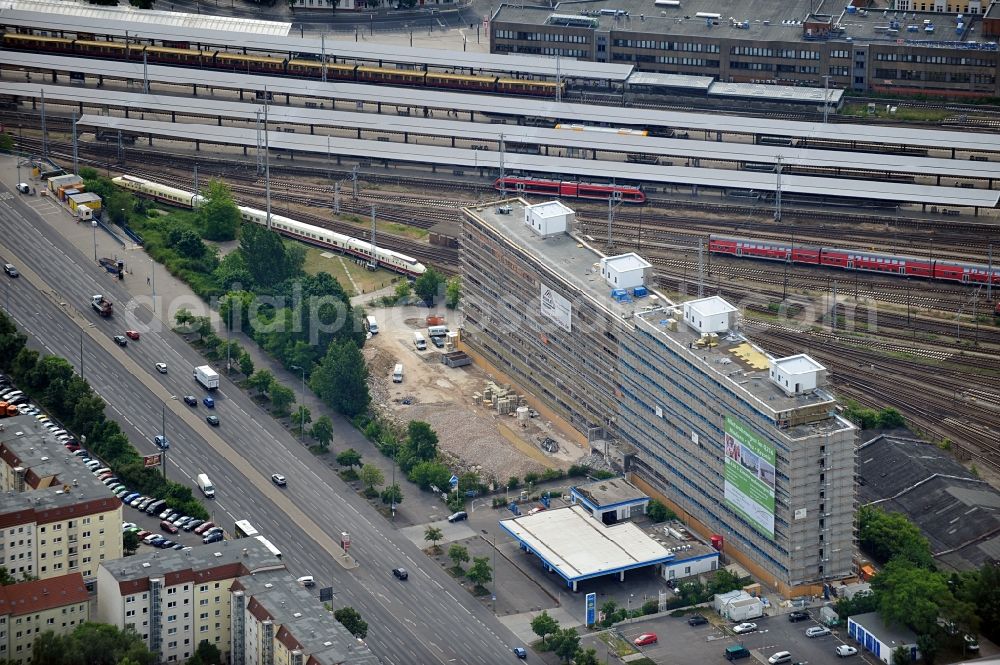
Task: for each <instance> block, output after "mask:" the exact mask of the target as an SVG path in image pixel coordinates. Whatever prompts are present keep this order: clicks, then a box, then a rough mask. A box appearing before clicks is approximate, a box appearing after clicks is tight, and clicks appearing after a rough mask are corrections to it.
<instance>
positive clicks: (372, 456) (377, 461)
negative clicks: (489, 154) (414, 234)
mask: <svg viewBox="0 0 1000 665" xmlns="http://www.w3.org/2000/svg"><path fill="white" fill-rule="evenodd" d="M16 179H17V171H16V162H15V160H14V158H13V157H9V156H0V183H3V185H4V186H5V187H6V188H7V189H9V190H10V191H11V192H14V191H15V190H14V184H15V183H16ZM21 181H22V182H28V183H30V184H31V185H33V186H34V187H36V188H38V189H39V191H41V188H42V183H40V182H39V181H38V180H35V179H29V178H28V173H27V172H26V171H25V169H22V170H21ZM12 195H13V196H23V195H21V194H17V193H14V194H12ZM25 200H26V201H27V202H28V204H29V205H30V207H32V208H33V209H34V210H35V212H36V213H38V215H39V217H40V218H41V220H43V222H44V223H45V224H47V225H48V226H49V227H51V230H50V231H46V233H59V234H61V235H63V237H65V238H66V239H67V240H68V241H70V242H71V243H72V244H73V245H74V247H76V249H78V250H79V251H80V253H81V254H82V257H81V260H90V261H92V260H93V257H94V254H95V253H96V255H97V257H98V258H101V257H107V258H112V259H115V260H117V259H119V258H121V259H123V260H124V261H125V279H124V280H122V281H121V282H120V284H121V286H122V287H123V288H124V289H125V290H126V291H128V292H129V294H131V296H132V298H133V301H132V302H129V303H122V304H121V305H120V307H121V308H122V309H125V310H132V311H134V312H135V314H136V315H137V316H138V317H140V318H145V317H144V316H142V314H141V313H144V311H143V310H141V309H139V310H136V309H135V307H136V305H138V304H143V305H147V306H148V305H150V304H152V305H153V306H154V308H155V315H154V316H155V319H154V320H152V321H150V322H148V323H147V324H146V325H148V329H149V330H150V332H152V333H156V332H160V331H162V332H163V333H164V334H169V333H167V331H168V330H170V329H172V327H173V318H172V317H173V314H174V313H175V312H176V311H177V310H178V309H180V308H186V309H189V310H191V311H192V312H193V313H194V314H195V315H196V316H204V315H209V316H211V317H212V320H213V323H214V325H215V328H216V331H217V332H221V333H222V334H223V335H224V334H225V330H224V328H223V327H222V325H221V321H220V320H219V316H218V312H216V311H214V310H210V309H209V308H208V305H207V303H205V302H204V301H203V300H201V299H200V298H199V297H198V296H196V295H195V294H194V292H192V291H191V289H190V288H188V286H187V285H186V284H184V283H183V282H181V281H180V280H179V279H177V278H175V277H174V276H173V275H171V274H170V273H168V272H167V270H166V268H164V267H163V266H162V265H160V264H158V263H155V262H153V261H152V259H150V258H149V256H148V255H147V254H146V252H145V250H143V248H142V247H139V246H136V245H134V244H126V246H125V247H124V248H123V247H122V245H120V244H118V243H117V242H116V241H115V240H114V239H113V238H112V237H111V236H109V235H108V234H107V233H105V232H104V231H102V230H101V229H100V228H98V229H97V230H96V231H95V230H94V228H93V227H92V226H90V225H89V224H87V223H82V222H81V223H78V222H77V221H76V220H75V219H74V218H73V217H72V216H71V215H70V213H69V212H68V211H65V210H64V209H63V208H62V207H61V206H59V205H58V203H57V202H55V201H53V200H51V199H49V198H48V197H43V196H27V197H25ZM33 221H34V220H33ZM108 279H109V280H111V279H116V278H115V277H114V276H112V275H111V274H110V273H109V274H108ZM147 280H148V281H147ZM387 288H390V287H387ZM392 288H394V287H392ZM154 289H155V294H156V297H155V299H154V298H153V293H154ZM379 295H384V294H382V293H381V291H380V292H375V293H367V294H363V295H362V296H359V297H357V298H355V299H353V300H361V299H366V298H372V297H378V296H379ZM118 309H119V307H116V308H115V310H116V312H117V311H118ZM232 338H233V339H234V340H236V341H238V342H239V344H240V345H241V346H242V347H243V348H244V349H246V351H247V352H248V353H249V354H250V357H251V358H253V362H254V367H255V368H256V369H266V370H268V371H270V372H271V373H272V374H273V375H274V376H275V378H276V379H277V380H278V381H279V382H280V383H282V384H283V385H285V386H286V387H288V388H290V389H292V390H293V391H294V392H295V398H296V403H299V402H300V400H302V397H301V395H302V392H301V387H300V386H301V376H300V374H299V373H298V372H291V371H289V370H286V369H285V368H284V367H282V366H281V365H280V364H279V363H278V362H277V361H275V360H274V359H272V358H270V357H269V356H265V354H264V353H263V352H262V351H261V350H260V349H259V348H258V347H257V345H256V344H255V343H254V342H253V341H252V340H250V339H249V338H248V337H247V336H246V335H244V334H243V333H242V332H238V331H234V332H233V335H232ZM306 390H307V392H306V398H305V400H304V401H302V403H304V404H305V406H306V407H307V408H308V409H309V412H310V414H311V416H312V419H313V421H315V420H316V419H317V418H319V417H320V416H322V415H326V416H329V417H330V419H331V420H332V421H333V440H332V441H331V442H330V453H329V454H328V455H327V456H326V457H323V456H317V457H316V462H315V463H316V464H322V463H328V464H330V465H331V466H333V467H334V468H337V463H336V462H335V461H334V457H336V454H337V453H338V452H340V451H343V450H346V449H347V448H354V449H355V450H357V451H358V452H359V453H361V456H362V458H363V460H364V462H365V463H367V464H374V465H375V466H377V467H379V468H380V469H382V472H383V474H384V475H385V482H386V484H387V485H388V484H390V483H391V482H392V477H393V464H392V461H391V460H389V459H388V458H387V457H385V456H384V455H382V453H380V452H379V451H378V449H377V448H375V446H374V445H373V444H372V443H371V442H369V441H368V440H367V439H365V437H364V436H363V435H362V434H361V433H360V432H358V431H357V430H356V429H354V427H353V426H352V425H351V423H350V422H349V421H348V420H346V419H345V418H343V417H342V416H340V415H339V414H337V413H335V412H334V411H333V410H331V409H330V408H328V407H327V406H326V405H324V404H323V403H322V402H320V400H319V399H318V398H317V397H316V396H315V395H314V394H313V393H312V392H311V391H309V390H308V387H307V388H306ZM307 427H308V425H307ZM293 436H294V434H293ZM308 441H309V440H308V438H307V442H308ZM327 458H328V459H327ZM396 482H397V483H399V486H400V488H401V489H402V491H403V502H402V503H401V504H399V506H398V507H397V508H396V518H395V520H394V524H395V525H397V526H407V525H410V524H421V523H424V522H427V521H431V520H436V519H442V518H444V517H446V516H447V515H448V514H449V513H450V511H449V510H448V508H447V506H445V504H444V503H443V502H442V501H440V499H437V498H435V497H433V496H431V495H430V494H429V493H427V492H422V491H421V490H420V488H419V487H418V486H416V485H414V484H412V483H410V482H409V481H408V480H406V478H405V477H403V475H402V473H401V472H399V470H398V469H397V470H396Z"/></svg>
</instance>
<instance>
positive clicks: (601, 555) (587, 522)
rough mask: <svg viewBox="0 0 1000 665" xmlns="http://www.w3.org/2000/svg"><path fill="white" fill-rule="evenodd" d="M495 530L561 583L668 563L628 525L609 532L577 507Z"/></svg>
mask: <svg viewBox="0 0 1000 665" xmlns="http://www.w3.org/2000/svg"><path fill="white" fill-rule="evenodd" d="M500 526H501V528H503V529H504V530H505V531H507V532H508V533H509V534H511V535H512V536H514V537H515V538H517V539H518V540H519V541H521V542H522V543H523V544H524V545H526V546H527V547H528V549H529V550H530V551H532V552H533V553H535V554H536V555H538V556H539V557H540V558H541V559H542V560H543V561H545V562H546V563H547V564H548V565H549V566H551V567H552V568H555V569H556V571H557V572H558V573H559V574H560V575H561V576H562V577H563V578H565V579H566V580H577V579H584V578H587V577H598V576H600V575H608V574H611V573H615V572H618V571H621V570H628V569H631V568H640V567H643V566H652V565H654V564H656V563H661V562H664V561H669V560H671V559H672V558H673V555H672V554H670V553H668V552H667V549H666V548H665V547H664V546H663V545H661V544H659V543H658V542H656V541H655V540H653V539H652V538H650V537H649V536H647V535H646V534H645V533H644V532H643V531H642V529H640V528H639V527H637V526H636V525H635V524H633V523H632V522H622V523H620V524H612V525H610V526H609V525H606V524H603V523H601V522H599V521H597V520H595V519H594V518H593V517H591V516H590V514H589V513H588V512H587V511H586V509H584V508H583V506H578V505H576V506H569V507H567V508H556V509H555V510H543V511H542V512H540V513H536V514H534V515H528V516H524V517H515V518H513V519H507V520H500Z"/></svg>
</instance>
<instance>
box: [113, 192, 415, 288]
mask: <svg viewBox="0 0 1000 665" xmlns="http://www.w3.org/2000/svg"><path fill="white" fill-rule="evenodd" d="M111 181H112V182H113V183H115V184H116V185H118V186H119V187H121V188H123V189H127V190H129V191H132V192H135V193H136V194H140V195H142V196H146V197H149V198H152V199H156V200H157V201H162V202H164V203H168V204H170V205H175V206H183V207H185V208H197V207H198V206H200V205H201V204H202V203H204V202H205V197H203V196H201V195H198V194H195V193H194V192H189V191H186V190H183V189H178V188H176V187H170V186H169V185H163V184H160V183H158V182H153V181H152V180H146V179H145V178H138V177H136V176H131V175H123V176H119V177H117V178H112V179H111ZM237 208H238V209H239V211H240V218H241V219H242V220H243V221H244V222H253V223H255V224H260V225H262V226H263V225H265V224H267V212H266V211H264V210H258V209H257V208H250V207H247V206H237ZM271 228H272V229H274V230H275V231H277V232H278V233H280V234H282V235H284V236H288V237H289V238H294V239H296V240H301V241H302V242H306V243H309V244H310V245H316V246H318V247H323V248H324V249H332V250H336V251H340V252H344V253H346V254H351V255H353V256H357V257H359V258H362V259H365V260H366V261H371V260H372V245H371V243H369V242H366V241H364V240H360V239H358V238H352V237H350V236H346V235H344V234H343V233H337V232H336V231H330V230H329V229H324V228H321V227H319V226H313V225H312V224H303V223H302V222H299V221H296V220H294V219H289V218H288V217H282V216H281V215H275V214H274V213H271ZM374 260H375V262H376V263H378V264H379V265H381V266H383V267H385V268H388V269H389V270H394V271H396V272H400V273H403V274H404V275H410V276H412V277H419V276H420V275H422V274H424V272H426V271H427V268H426V267H425V266H424V264H422V263H420V262H419V261H417V260H416V259H415V258H413V257H412V256H407V255H405V254H401V253H399V252H394V251H392V250H391V249H384V248H382V247H376V248H375V258H374Z"/></svg>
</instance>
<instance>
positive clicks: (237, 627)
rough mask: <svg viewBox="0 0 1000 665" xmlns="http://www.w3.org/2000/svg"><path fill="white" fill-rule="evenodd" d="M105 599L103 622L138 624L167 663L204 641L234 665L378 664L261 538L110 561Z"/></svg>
mask: <svg viewBox="0 0 1000 665" xmlns="http://www.w3.org/2000/svg"><path fill="white" fill-rule="evenodd" d="M260 580H265V581H264V582H261V583H260V584H257V582H259V581H260ZM258 596H259V597H258ZM97 598H98V604H97V608H98V609H97V617H96V619H97V621H101V622H103V623H109V624H113V625H115V626H118V627H119V628H124V627H125V626H129V625H130V626H132V627H134V628H135V630H136V631H137V632H138V633H139V635H140V636H141V637H142V638H143V640H144V641H145V642H146V644H147V646H148V647H149V648H150V650H152V651H154V652H156V653H158V654H159V655H160V661H161V662H166V663H173V662H184V661H186V660H187V659H188V658H190V657H191V655H192V654H193V653H194V650H195V649H196V648H197V647H198V644H200V643H201V642H202V641H203V640H207V641H208V642H209V643H211V644H214V645H215V646H217V647H218V648H219V650H220V651H222V653H223V656H224V658H225V659H226V660H227V662H229V663H232V664H233V665H251V664H252V665H256V664H258V663H260V664H261V665H264V664H266V665H272V664H282V665H307V664H310V663H311V664H315V665H327V663H329V664H330V665H333V664H335V663H352V664H353V663H358V664H367V663H369V662H371V663H377V662H378V661H377V660H368V658H369V657H371V654H370V652H369V651H368V649H367V647H366V646H365V645H363V644H360V645H359V644H358V643H357V641H356V640H355V639H354V638H353V636H351V635H350V634H349V633H348V632H347V630H346V629H344V627H343V626H341V625H340V624H339V623H338V622H337V621H336V620H335V619H334V618H333V615H332V614H331V613H330V612H328V611H327V610H326V609H324V608H323V606H322V605H321V604H320V603H319V602H318V601H317V600H316V599H315V598H313V597H312V596H311V595H310V594H309V593H307V592H306V591H305V590H304V589H302V588H301V587H299V586H298V585H297V583H296V581H295V577H294V576H292V575H291V573H289V572H288V571H287V570H285V565H284V563H282V562H281V560H280V559H278V558H276V557H275V556H274V555H272V554H271V552H270V551H269V550H268V549H267V548H266V547H265V546H264V545H263V544H262V543H260V542H258V541H257V540H255V539H253V538H243V539H239V540H235V541H221V542H218V543H214V544H211V545H199V546H196V547H194V548H192V549H190V550H187V551H176V550H163V551H154V552H149V553H147V554H141V555H137V556H131V557H128V558H127V559H122V560H120V561H110V562H107V563H105V564H103V565H102V566H101V567H100V569H99V571H98V576H97ZM268 599H270V600H268ZM304 617H307V618H304ZM316 635H319V636H321V638H322V639H320V640H317V639H316V638H315V636H316ZM290 645H298V646H290ZM331 654H332V655H335V656H336V658H333V657H330V658H328V657H327V656H328V655H331ZM372 658H373V657H372Z"/></svg>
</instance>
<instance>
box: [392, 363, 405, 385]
mask: <svg viewBox="0 0 1000 665" xmlns="http://www.w3.org/2000/svg"><path fill="white" fill-rule="evenodd" d="M392 382H393V383H402V382H403V363H396V366H395V367H394V368H393V370H392Z"/></svg>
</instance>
